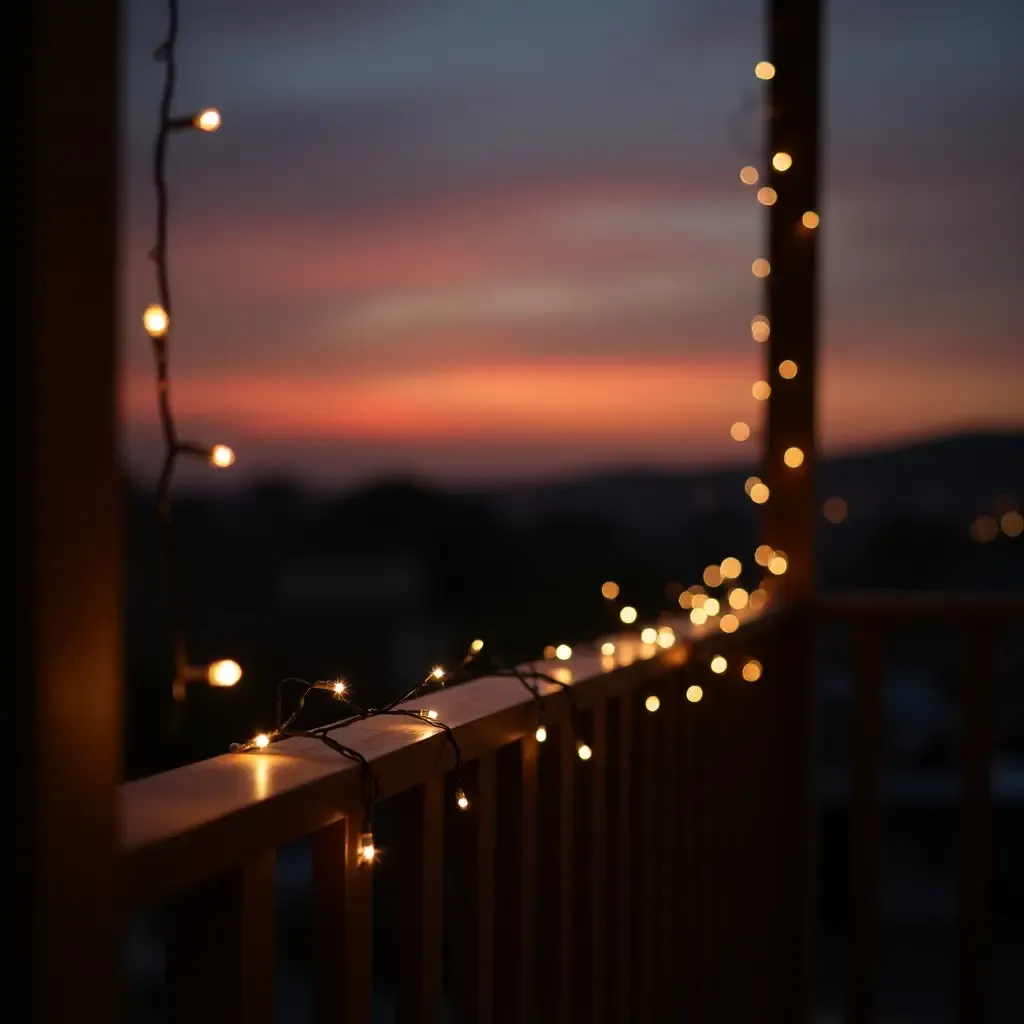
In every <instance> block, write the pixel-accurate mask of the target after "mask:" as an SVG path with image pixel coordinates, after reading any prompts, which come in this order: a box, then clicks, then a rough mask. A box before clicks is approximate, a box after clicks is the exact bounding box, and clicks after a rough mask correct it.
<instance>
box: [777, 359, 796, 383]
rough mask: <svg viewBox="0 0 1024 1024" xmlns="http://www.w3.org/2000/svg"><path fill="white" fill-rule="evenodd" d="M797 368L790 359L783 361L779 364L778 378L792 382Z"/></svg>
mask: <svg viewBox="0 0 1024 1024" xmlns="http://www.w3.org/2000/svg"><path fill="white" fill-rule="evenodd" d="M796 371H797V366H796V363H794V362H793V360H792V359H783V360H782V362H781V363H779V376H780V377H784V378H785V379H786V380H792V379H793V378H794V377H795V376H796Z"/></svg>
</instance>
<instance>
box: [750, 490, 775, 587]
mask: <svg viewBox="0 0 1024 1024" xmlns="http://www.w3.org/2000/svg"><path fill="white" fill-rule="evenodd" d="M748 493H749V492H748ZM774 554H775V549H774V548H773V547H772V546H771V544H759V545H758V546H757V550H756V551H755V552H754V561H755V562H757V564H758V565H762V566H765V567H766V568H767V566H768V563H769V562H770V561H771V560H772V555H774Z"/></svg>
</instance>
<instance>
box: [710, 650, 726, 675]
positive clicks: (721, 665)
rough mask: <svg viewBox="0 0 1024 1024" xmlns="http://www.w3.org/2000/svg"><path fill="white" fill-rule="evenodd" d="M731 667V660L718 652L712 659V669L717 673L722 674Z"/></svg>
mask: <svg viewBox="0 0 1024 1024" xmlns="http://www.w3.org/2000/svg"><path fill="white" fill-rule="evenodd" d="M728 667H729V662H727V661H726V660H725V658H723V657H722V656H721V655H720V654H716V655H715V656H714V657H713V658H712V659H711V671H712V672H714V673H715V675H718V676H720V675H721V674H722V673H723V672H724V671H725V670H726V669H727V668H728Z"/></svg>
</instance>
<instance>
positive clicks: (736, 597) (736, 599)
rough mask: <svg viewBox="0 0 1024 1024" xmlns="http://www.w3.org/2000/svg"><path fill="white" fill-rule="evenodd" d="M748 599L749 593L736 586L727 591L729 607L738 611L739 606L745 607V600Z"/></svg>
mask: <svg viewBox="0 0 1024 1024" xmlns="http://www.w3.org/2000/svg"><path fill="white" fill-rule="evenodd" d="M749 600H750V595H749V594H748V593H747V592H746V591H745V590H744V589H743V588H742V587H736V588H735V589H733V590H730V591H729V607H730V608H735V609H736V610H737V611H739V610H740V609H741V608H746V607H747V602H748V601H749Z"/></svg>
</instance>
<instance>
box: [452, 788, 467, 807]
mask: <svg viewBox="0 0 1024 1024" xmlns="http://www.w3.org/2000/svg"><path fill="white" fill-rule="evenodd" d="M455 802H456V803H457V804H458V805H459V809H460V810H463V811H464V810H465V809H466V808H467V807H468V806H469V799H468V798H467V796H466V791H465V790H464V789H457V790H455Z"/></svg>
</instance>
